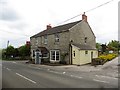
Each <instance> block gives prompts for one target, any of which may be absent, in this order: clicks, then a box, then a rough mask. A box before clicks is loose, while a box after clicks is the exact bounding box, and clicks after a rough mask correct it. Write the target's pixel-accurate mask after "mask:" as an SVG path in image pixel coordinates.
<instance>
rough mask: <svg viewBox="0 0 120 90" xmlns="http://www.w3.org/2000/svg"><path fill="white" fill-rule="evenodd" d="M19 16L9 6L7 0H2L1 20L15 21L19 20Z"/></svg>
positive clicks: (0, 7) (0, 6)
mask: <svg viewBox="0 0 120 90" xmlns="http://www.w3.org/2000/svg"><path fill="white" fill-rule="evenodd" d="M18 19H19V16H18V15H17V13H16V12H15V11H14V10H13V9H12V8H11V7H9V6H8V4H7V1H6V0H5V1H3V0H1V1H0V20H5V21H15V20H18Z"/></svg>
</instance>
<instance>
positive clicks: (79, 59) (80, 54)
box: [72, 46, 98, 65]
mask: <svg viewBox="0 0 120 90" xmlns="http://www.w3.org/2000/svg"><path fill="white" fill-rule="evenodd" d="M72 47H73V48H72V64H77V65H83V64H87V63H91V61H92V59H91V52H93V58H97V57H98V51H97V50H80V49H79V48H77V47H76V46H72ZM74 51H75V57H74ZM85 51H87V52H88V53H87V54H85Z"/></svg>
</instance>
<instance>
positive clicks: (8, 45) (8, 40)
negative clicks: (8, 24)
mask: <svg viewBox="0 0 120 90" xmlns="http://www.w3.org/2000/svg"><path fill="white" fill-rule="evenodd" d="M8 46H9V40H8V41H7V48H8Z"/></svg>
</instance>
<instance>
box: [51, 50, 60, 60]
mask: <svg viewBox="0 0 120 90" xmlns="http://www.w3.org/2000/svg"><path fill="white" fill-rule="evenodd" d="M51 51H55V60H52V59H51ZM56 51H58V52H59V60H56ZM50 61H53V62H59V61H60V50H50Z"/></svg>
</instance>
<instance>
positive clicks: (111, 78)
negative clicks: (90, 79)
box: [95, 75, 118, 79]
mask: <svg viewBox="0 0 120 90" xmlns="http://www.w3.org/2000/svg"><path fill="white" fill-rule="evenodd" d="M95 76H96V77H102V78H109V79H118V78H114V77H109V76H102V75H95Z"/></svg>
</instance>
